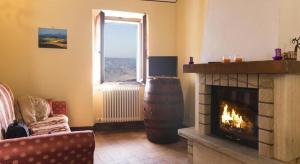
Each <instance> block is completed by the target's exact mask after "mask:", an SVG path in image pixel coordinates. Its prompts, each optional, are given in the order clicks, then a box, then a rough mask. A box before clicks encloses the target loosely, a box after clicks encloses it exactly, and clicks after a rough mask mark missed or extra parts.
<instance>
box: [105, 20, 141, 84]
mask: <svg viewBox="0 0 300 164" xmlns="http://www.w3.org/2000/svg"><path fill="white" fill-rule="evenodd" d="M140 30H141V27H140V23H138V22H129V21H114V20H105V22H104V82H136V81H137V79H138V76H139V75H138V69H139V67H141V66H140V64H139V61H140V56H141V48H140V47H141V43H140V42H141V39H140V33H141V31H140Z"/></svg>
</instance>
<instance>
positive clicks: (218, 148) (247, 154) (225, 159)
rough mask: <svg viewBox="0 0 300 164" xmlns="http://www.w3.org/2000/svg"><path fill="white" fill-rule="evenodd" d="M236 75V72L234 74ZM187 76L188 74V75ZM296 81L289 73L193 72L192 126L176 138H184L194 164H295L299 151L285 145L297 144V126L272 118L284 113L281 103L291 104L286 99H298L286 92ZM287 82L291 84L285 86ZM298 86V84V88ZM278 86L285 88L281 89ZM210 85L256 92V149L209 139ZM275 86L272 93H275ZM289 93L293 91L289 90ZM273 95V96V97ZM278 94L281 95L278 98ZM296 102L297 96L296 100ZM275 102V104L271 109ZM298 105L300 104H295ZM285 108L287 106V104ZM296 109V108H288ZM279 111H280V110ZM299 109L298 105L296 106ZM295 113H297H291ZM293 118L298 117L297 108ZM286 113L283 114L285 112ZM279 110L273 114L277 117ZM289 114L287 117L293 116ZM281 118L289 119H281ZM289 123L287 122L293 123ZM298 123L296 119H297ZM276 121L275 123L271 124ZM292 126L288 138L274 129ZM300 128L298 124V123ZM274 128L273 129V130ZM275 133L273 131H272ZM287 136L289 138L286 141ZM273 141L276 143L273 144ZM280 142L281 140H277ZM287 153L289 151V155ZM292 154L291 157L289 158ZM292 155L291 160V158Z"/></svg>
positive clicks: (296, 78)
mask: <svg viewBox="0 0 300 164" xmlns="http://www.w3.org/2000/svg"><path fill="white" fill-rule="evenodd" d="M237 72H238V71H237ZM189 73H190V72H189ZM297 82H299V77H298V75H291V74H286V75H285V74H265V73H201V72H200V73H196V87H195V88H196V95H195V97H196V104H195V105H196V106H195V110H196V112H195V127H190V128H185V129H180V130H179V132H178V133H179V135H181V136H183V137H185V138H187V139H188V152H189V153H190V155H191V156H192V159H193V162H194V163H195V164H196V163H197V164H198V163H219V162H221V163H298V158H297V157H296V158H294V156H295V154H297V153H299V150H300V148H295V146H291V147H289V144H291V145H294V144H296V145H297V144H299V142H298V141H296V142H295V140H299V139H300V138H299V136H298V134H299V132H298V130H297V129H299V126H297V125H293V124H299V122H294V123H293V124H289V123H286V121H284V122H283V123H282V124H283V125H281V122H280V121H281V119H282V118H275V116H274V113H275V110H284V108H285V107H286V106H285V105H280V104H281V103H283V104H286V103H292V104H293V103H294V102H291V101H293V100H294V99H293V98H291V99H293V100H288V101H287V102H284V101H285V99H287V98H289V96H297V95H298V96H300V94H299V93H298V92H297V91H298V90H299V89H296V90H295V92H294V93H290V94H289V92H288V91H291V87H288V86H290V85H295V84H297ZM289 83H291V84H289ZM299 84H300V83H298V85H299ZM282 85H287V86H285V87H283V88H282ZM212 86H225V87H226V86H228V87H242V88H257V89H258V93H259V104H258V128H259V130H258V134H259V135H258V141H259V143H258V145H259V148H258V150H255V149H252V148H247V147H246V146H242V145H239V144H235V143H231V142H230V141H225V140H224V139H220V138H216V137H213V136H211V135H210V134H211V88H212ZM275 87H277V88H276V90H275ZM292 92H293V91H292ZM276 94H277V95H276ZM279 94H282V95H279ZM299 100H300V97H299ZM275 101H278V102H276V103H277V104H279V105H277V106H276V109H275V105H274V103H275ZM299 103H300V101H299ZM288 106H289V105H288ZM290 107H293V108H297V106H296V107H295V106H293V105H292V106H290ZM281 108H283V109H281ZM298 108H300V105H299V107H298ZM295 110H297V111H295ZM295 110H289V111H295V113H293V114H295V115H297V114H299V112H298V109H295ZM289 111H288V110H287V111H286V112H289ZM281 113H282V111H281V112H278V111H277V117H280V115H281ZM293 114H292V113H291V114H290V115H293ZM285 118H289V116H288V117H286V116H285ZM295 120H297V119H294V120H290V121H291V122H293V121H295ZM299 120H300V118H299ZM276 121H277V124H276V123H275V122H276ZM275 124H276V125H275ZM290 125H292V126H293V127H294V128H297V129H295V131H297V132H291V133H292V134H291V135H281V134H280V133H283V132H287V133H289V130H287V131H285V129H283V130H278V129H280V128H285V126H290ZM299 125H300V124H299ZM275 126H276V127H277V129H275V128H274V127H275ZM276 130H277V131H276ZM289 137H291V138H289ZM275 139H276V142H277V143H276V144H275ZM281 140H284V141H281ZM289 151H291V152H289ZM290 153H291V154H293V155H290ZM292 156H293V157H292Z"/></svg>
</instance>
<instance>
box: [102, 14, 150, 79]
mask: <svg viewBox="0 0 300 164" xmlns="http://www.w3.org/2000/svg"><path fill="white" fill-rule="evenodd" d="M99 16H100V51H99V53H100V84H106V83H118V84H122V83H126V84H145V82H146V76H147V75H146V73H147V71H146V70H147V68H146V65H147V64H146V62H147V56H148V54H147V47H148V46H147V16H146V14H143V17H142V18H126V17H119V16H106V15H105V12H104V11H100V13H99ZM105 20H109V21H123V22H132V23H139V26H140V29H139V31H140V34H139V36H140V37H139V41H138V44H139V55H138V56H137V70H136V71H137V80H136V81H135V82H105V81H104V79H105V77H104V75H105V63H104V61H105V60H104V56H105V55H104V44H105V41H104V24H105ZM139 67H140V68H139Z"/></svg>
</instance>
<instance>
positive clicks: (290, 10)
mask: <svg viewBox="0 0 300 164" xmlns="http://www.w3.org/2000/svg"><path fill="white" fill-rule="evenodd" d="M299 7H300V1H299V0H281V1H280V18H279V20H280V25H279V45H280V47H281V48H282V49H283V50H284V51H291V50H292V51H293V50H294V45H293V44H291V39H292V38H295V37H300V10H299ZM298 56H299V55H298ZM298 59H299V58H298Z"/></svg>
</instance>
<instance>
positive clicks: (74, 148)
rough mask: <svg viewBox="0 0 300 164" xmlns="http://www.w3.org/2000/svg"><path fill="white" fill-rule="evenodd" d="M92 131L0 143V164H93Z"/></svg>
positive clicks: (9, 140)
mask: <svg viewBox="0 0 300 164" xmlns="http://www.w3.org/2000/svg"><path fill="white" fill-rule="evenodd" d="M94 150H95V137H94V134H93V132H92V131H80V132H72V133H59V134H50V135H42V136H34V137H24V138H17V139H8V140H3V141H0V163H18V164H28V163H43V164H50V163H86V164H93V161H94V159H93V158H94Z"/></svg>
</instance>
